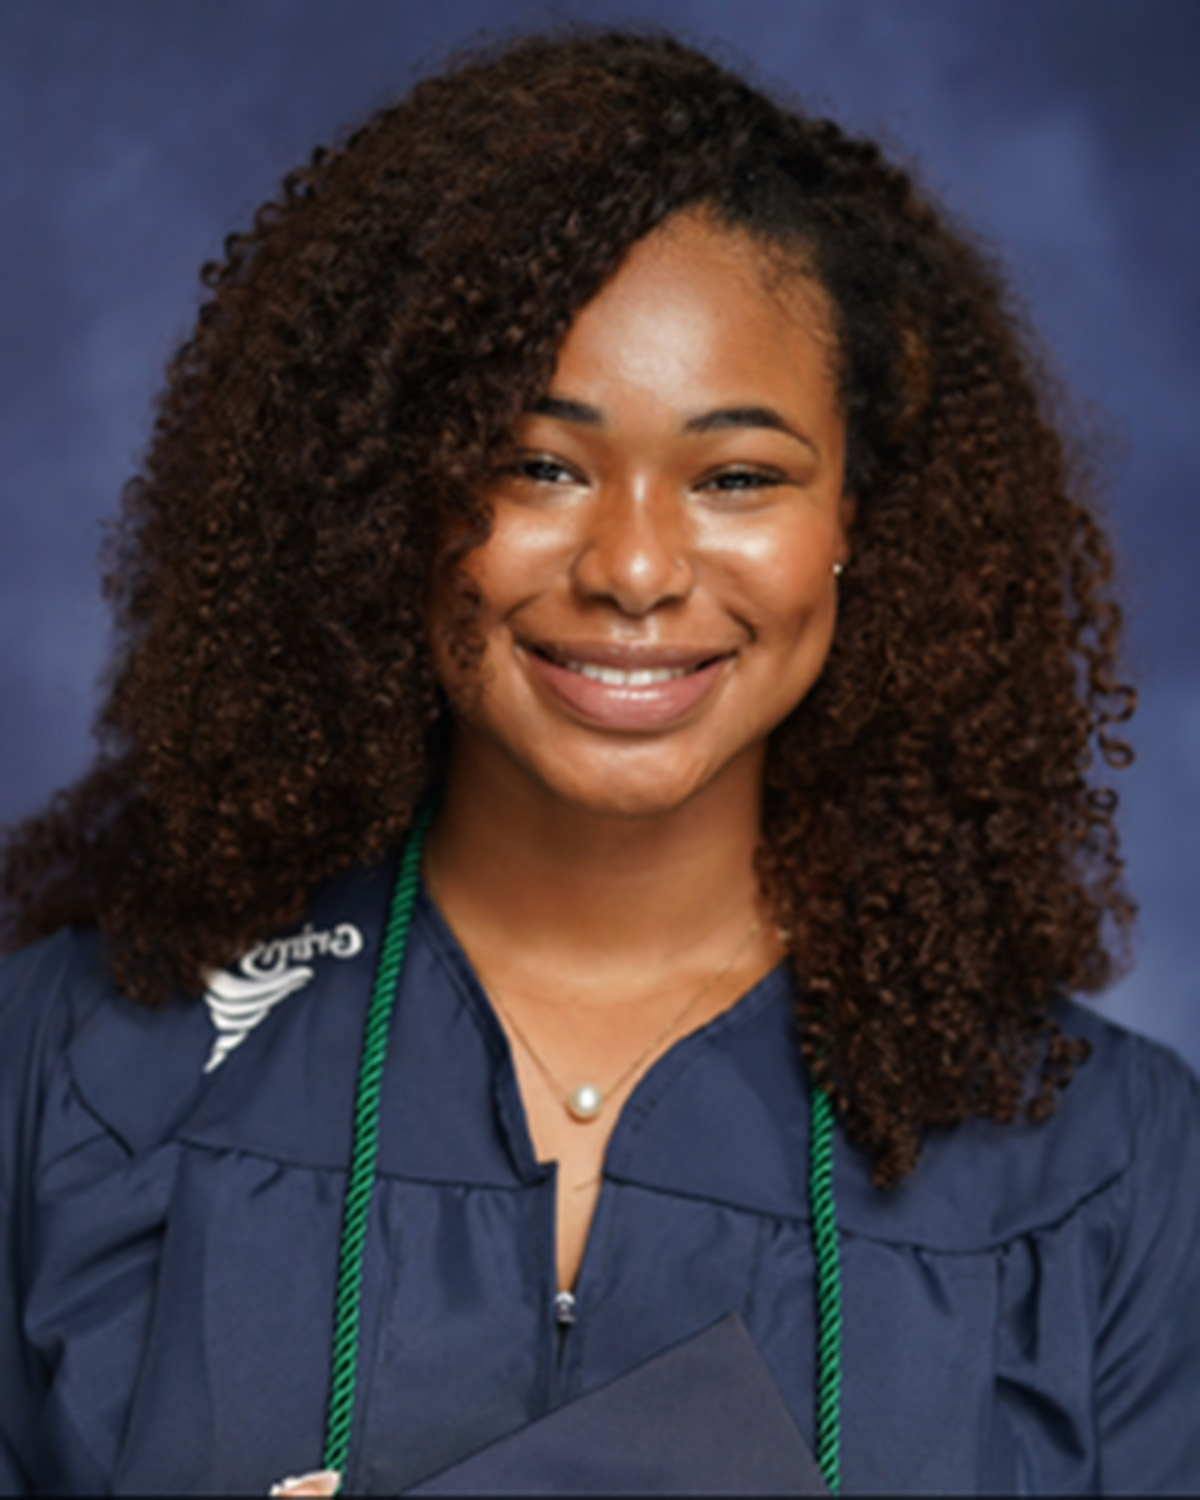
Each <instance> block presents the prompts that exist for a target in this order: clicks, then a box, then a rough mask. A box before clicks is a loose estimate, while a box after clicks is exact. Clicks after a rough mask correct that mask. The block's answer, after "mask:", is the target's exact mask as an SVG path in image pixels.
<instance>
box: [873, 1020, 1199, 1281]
mask: <svg viewBox="0 0 1200 1500" xmlns="http://www.w3.org/2000/svg"><path fill="white" fill-rule="evenodd" d="M1057 1019H1058V1021H1059V1024H1060V1025H1061V1026H1062V1028H1063V1031H1064V1032H1065V1033H1066V1034H1067V1035H1068V1036H1072V1037H1078V1038H1080V1039H1082V1040H1084V1041H1086V1042H1087V1043H1088V1044H1089V1046H1090V1048H1091V1054H1090V1056H1089V1057H1088V1058H1087V1060H1086V1061H1085V1062H1084V1063H1083V1064H1082V1065H1080V1066H1079V1067H1078V1068H1077V1069H1076V1072H1075V1075H1074V1076H1073V1078H1072V1079H1071V1081H1070V1083H1069V1084H1068V1085H1067V1087H1066V1088H1064V1089H1063V1090H1062V1092H1061V1093H1060V1094H1059V1096H1058V1098H1057V1101H1056V1106H1055V1109H1054V1112H1053V1113H1052V1114H1051V1116H1050V1117H1049V1118H1048V1119H1046V1120H1043V1121H1040V1122H1036V1123H1035V1122H1030V1121H1025V1120H1017V1121H1014V1122H1012V1123H1011V1124H999V1123H996V1122H994V1121H991V1120H970V1121H968V1122H966V1123H965V1124H964V1125H962V1126H960V1127H959V1128H958V1129H957V1130H954V1131H950V1132H945V1133H938V1134H936V1135H934V1136H932V1137H931V1138H930V1140H929V1141H928V1142H927V1143H926V1147H925V1151H924V1153H923V1155H922V1158H921V1162H920V1165H919V1166H918V1168H917V1170H916V1172H915V1173H914V1174H913V1176H912V1178H911V1179H909V1180H908V1181H907V1182H905V1183H903V1184H902V1185H901V1186H900V1187H899V1188H898V1189H897V1190H896V1191H895V1192H894V1193H890V1194H878V1193H876V1192H875V1191H874V1190H873V1189H871V1188H870V1187H869V1184H868V1182H867V1181H866V1179H865V1174H863V1175H859V1174H855V1173H854V1172H850V1173H849V1174H848V1181H847V1192H846V1198H847V1204H846V1222H847V1224H848V1225H850V1224H856V1225H859V1226H860V1227H861V1229H862V1230H863V1231H864V1232H866V1233H869V1234H873V1235H876V1234H877V1235H880V1236H881V1237H882V1238H886V1239H896V1240H905V1241H908V1242H911V1243H913V1244H918V1245H924V1246H926V1247H927V1248H930V1249H941V1250H946V1251H951V1252H970V1251H977V1250H985V1249H989V1248H990V1249H995V1248H999V1247H1001V1246H1002V1245H1004V1244H1005V1243H1007V1242H1009V1241H1011V1240H1014V1239H1016V1238H1017V1237H1019V1236H1022V1235H1027V1234H1031V1233H1036V1232H1039V1231H1045V1230H1050V1229H1053V1228H1055V1227H1056V1226H1058V1225H1061V1224H1064V1223H1065V1222H1067V1221H1068V1220H1070V1219H1072V1218H1073V1217H1074V1216H1076V1215H1078V1214H1080V1213H1082V1212H1085V1211H1093V1212H1096V1213H1099V1214H1102V1213H1104V1212H1106V1210H1107V1209H1108V1208H1110V1207H1111V1205H1113V1204H1115V1203H1122V1202H1125V1201H1126V1200H1127V1199H1128V1198H1129V1197H1130V1195H1131V1194H1136V1195H1137V1196H1138V1197H1139V1198H1142V1199H1145V1198H1146V1197H1147V1195H1149V1196H1150V1197H1154V1196H1155V1195H1158V1196H1161V1197H1169V1196H1170V1195H1171V1194H1172V1193H1173V1192H1174V1191H1175V1190H1176V1188H1177V1185H1178V1184H1179V1182H1180V1180H1181V1179H1180V1175H1179V1174H1180V1173H1181V1172H1190V1173H1193V1174H1194V1173H1195V1172H1196V1171H1197V1169H1198V1167H1197V1162H1198V1157H1200V1088H1198V1085H1197V1080H1196V1077H1195V1075H1194V1074H1193V1073H1192V1072H1191V1071H1190V1070H1189V1069H1188V1067H1187V1066H1186V1065H1185V1064H1184V1063H1183V1062H1182V1061H1181V1060H1180V1058H1178V1057H1177V1056H1176V1055H1175V1054H1174V1053H1173V1052H1171V1051H1169V1050H1168V1049H1167V1048H1165V1047H1162V1046H1160V1045H1158V1044H1157V1043H1155V1042H1152V1041H1150V1040H1148V1039H1147V1038H1145V1037H1141V1036H1138V1035H1136V1034H1134V1033H1132V1032H1129V1031H1126V1030H1125V1029H1124V1028H1122V1027H1120V1026H1117V1025H1115V1024H1113V1023H1112V1022H1110V1021H1106V1020H1105V1019H1103V1018H1102V1017H1101V1016H1099V1015H1097V1014H1096V1012H1095V1011H1093V1010H1090V1009H1087V1008H1085V1007H1084V1006H1082V1005H1077V1004H1073V1003H1069V1002H1064V1004H1063V1005H1062V1006H1061V1007H1060V1008H1059V1011H1058V1014H1057Z"/></svg>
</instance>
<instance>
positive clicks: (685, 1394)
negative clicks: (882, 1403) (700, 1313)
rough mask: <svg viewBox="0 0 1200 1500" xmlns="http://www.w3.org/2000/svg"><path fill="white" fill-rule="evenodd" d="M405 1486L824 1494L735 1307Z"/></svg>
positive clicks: (447, 1490)
mask: <svg viewBox="0 0 1200 1500" xmlns="http://www.w3.org/2000/svg"><path fill="white" fill-rule="evenodd" d="M407 1493H409V1494H411V1495H632V1494H638V1495H647V1494H650V1495H653V1494H658V1495H825V1494H828V1493H829V1491H828V1489H827V1487H826V1485H825V1482H824V1480H823V1479H822V1477H821V1474H820V1471H819V1469H818V1468H817V1465H816V1462H815V1461H814V1459H813V1457H812V1454H811V1453H810V1451H809V1449H808V1446H807V1444H806V1443H805V1441H804V1439H803V1437H802V1436H801V1435H800V1431H799V1429H798V1428H797V1427H796V1424H795V1422H794V1421H793V1420H792V1417H791V1413H790V1412H789V1411H788V1409H787V1407H786V1405H785V1404H784V1401H783V1397H782V1396H781V1395H780V1394H779V1389H778V1387H777V1386H776V1384H775V1382H774V1380H773V1379H772V1378H771V1373H770V1371H769V1370H768V1369H767V1367H766V1365H765V1364H764V1363H763V1361H762V1357H761V1356H760V1355H759V1353H758V1350H757V1349H756V1348H755V1347H754V1344H753V1342H752V1340H751V1338H750V1335H749V1334H748V1333H747V1332H746V1327H745V1325H744V1324H743V1322H742V1320H741V1318H740V1317H738V1315H737V1314H736V1313H734V1314H731V1315H730V1316H729V1317H725V1318H722V1319H721V1320H720V1322H718V1323H714V1324H713V1325H712V1326H711V1327H710V1328H707V1329H705V1330H704V1332H702V1333H699V1334H696V1335H695V1336H694V1337H693V1338H690V1339H687V1340H685V1342H683V1343H682V1344H677V1345H675V1347H674V1348H673V1349H668V1350H667V1351H666V1353H664V1354H659V1355H656V1356H655V1357H654V1358H653V1359H650V1360H647V1362H646V1363H645V1364H643V1365H640V1366H638V1368H637V1369H636V1370H632V1371H631V1372H630V1373H629V1374H628V1375H622V1376H621V1377H620V1379H618V1380H614V1381H613V1382H612V1383H611V1384H610V1385H606V1386H603V1387H601V1389H599V1390H597V1391H591V1392H589V1393H588V1395H586V1396H581V1397H580V1398H579V1400H577V1401H572V1402H570V1403H569V1404H568V1405H566V1406H561V1407H559V1408H558V1410H557V1411H554V1412H551V1413H550V1415H549V1416H546V1417H543V1418H541V1420H540V1421H537V1422H532V1423H530V1425H529V1426H528V1427H522V1428H521V1429H520V1430H519V1431H517V1432H514V1433H510V1434H509V1436H507V1437H504V1438H501V1439H499V1441H498V1442H495V1443H492V1444H490V1445H489V1446H488V1447H487V1448H484V1449H483V1450H482V1451H481V1452H479V1453H476V1454H473V1455H472V1457H470V1458H468V1459H466V1460H464V1461H463V1462H461V1463H457V1464H455V1465H454V1466H453V1467H452V1468H449V1469H444V1470H443V1471H442V1472H441V1473H440V1474H437V1475H435V1476H434V1477H432V1478H430V1479H426V1480H424V1481H423V1482H422V1483H421V1484H418V1485H417V1486H416V1487H415V1488H413V1489H411V1490H409V1491H408V1492H407Z"/></svg>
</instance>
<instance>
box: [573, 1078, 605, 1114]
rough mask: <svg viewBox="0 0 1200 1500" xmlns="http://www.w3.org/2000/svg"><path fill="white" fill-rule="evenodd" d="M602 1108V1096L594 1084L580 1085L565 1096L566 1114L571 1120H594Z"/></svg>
mask: <svg viewBox="0 0 1200 1500" xmlns="http://www.w3.org/2000/svg"><path fill="white" fill-rule="evenodd" d="M603 1108H604V1095H603V1094H602V1093H601V1092H600V1090H599V1089H598V1088H597V1087H596V1085H595V1084H594V1083H581V1084H580V1085H579V1087H578V1088H577V1089H572V1090H571V1092H570V1093H569V1094H568V1095H567V1113H568V1114H569V1115H570V1116H571V1118H572V1119H573V1120H594V1119H595V1118H596V1116H597V1115H598V1114H599V1113H600V1111H601V1110H602V1109H603Z"/></svg>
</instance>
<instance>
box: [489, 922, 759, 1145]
mask: <svg viewBox="0 0 1200 1500" xmlns="http://www.w3.org/2000/svg"><path fill="white" fill-rule="evenodd" d="M761 927H762V923H761V922H760V921H758V920H757V919H755V921H754V922H753V923H752V924H751V926H750V931H749V932H747V934H746V936H745V937H744V938H742V940H741V942H740V943H738V945H737V947H736V948H735V949H734V950H733V952H732V953H731V954H730V955H729V957H728V958H727V959H726V960H725V961H724V962H723V963H722V964H721V965H720V967H719V968H717V969H716V970H714V972H713V973H711V974H710V975H709V976H708V978H707V979H706V980H705V981H704V983H703V984H702V985H701V986H700V988H699V989H698V990H697V991H696V993H695V994H694V995H692V996H690V997H689V999H688V1002H687V1004H686V1005H685V1006H684V1007H683V1009H682V1010H681V1011H679V1012H678V1013H677V1014H676V1015H675V1016H674V1017H672V1019H671V1020H670V1022H669V1023H668V1024H667V1025H666V1026H664V1027H663V1029H662V1030H661V1031H660V1032H659V1033H658V1035H657V1036H656V1037H655V1038H654V1040H653V1041H652V1042H651V1043H650V1045H649V1046H648V1047H647V1048H646V1049H645V1051H643V1052H639V1053H638V1055H637V1057H635V1058H634V1060H633V1061H632V1062H631V1063H630V1064H629V1066H628V1067H627V1068H626V1069H625V1071H624V1072H623V1073H622V1074H621V1075H620V1076H619V1077H618V1078H616V1079H614V1080H613V1082H612V1083H610V1084H609V1085H608V1087H607V1088H601V1087H600V1086H599V1085H598V1084H595V1083H581V1084H578V1085H577V1086H576V1087H575V1088H568V1087H567V1086H566V1085H565V1084H564V1083H563V1082H562V1081H561V1080H560V1079H558V1078H556V1077H555V1075H554V1074H553V1072H551V1070H550V1067H549V1065H548V1064H547V1062H546V1060H545V1059H544V1058H543V1057H542V1056H541V1055H540V1053H539V1052H538V1051H537V1049H536V1048H535V1047H534V1045H533V1043H532V1042H531V1041H530V1040H529V1038H528V1037H527V1036H526V1035H525V1033H524V1032H523V1031H522V1030H521V1028H520V1027H519V1026H518V1025H517V1023H516V1020H515V1019H514V1017H513V1014H512V1012H511V1011H510V1010H509V1008H508V1006H507V1005H505V1004H504V1002H503V1001H502V1000H501V998H500V994H499V991H498V990H497V989H496V986H495V985H494V984H491V983H487V984H485V985H484V988H485V989H486V990H487V993H488V994H489V995H490V996H491V998H492V1000H493V1001H494V1003H495V1006H496V1009H497V1010H498V1011H499V1012H500V1015H501V1016H502V1017H503V1019H504V1022H505V1024H506V1025H507V1026H508V1029H509V1030H510V1031H511V1032H512V1034H513V1035H514V1036H515V1037H516V1039H517V1041H518V1042H520V1044H521V1046H522V1047H523V1048H524V1049H525V1051H526V1052H527V1053H528V1054H529V1060H530V1062H532V1063H533V1064H534V1066H535V1067H536V1068H537V1070H538V1072H539V1073H541V1075H542V1077H543V1078H544V1079H545V1080H546V1082H547V1083H548V1084H549V1085H550V1087H551V1088H552V1089H553V1090H554V1092H555V1094H557V1095H558V1098H559V1101H560V1102H561V1104H562V1106H563V1108H564V1109H565V1110H566V1112H567V1113H568V1114H569V1115H570V1116H571V1118H572V1119H573V1120H578V1121H579V1122H580V1124H584V1125H586V1124H588V1123H589V1122H590V1121H592V1120H594V1119H596V1118H597V1117H598V1116H599V1115H600V1113H601V1112H602V1110H603V1109H604V1106H605V1104H606V1103H607V1102H608V1100H609V1098H610V1096H611V1095H613V1094H615V1093H617V1092H618V1091H619V1090H620V1088H621V1087H622V1085H624V1084H626V1083H628V1082H629V1080H630V1079H631V1078H632V1077H633V1076H634V1075H635V1074H636V1073H637V1072H638V1070H639V1069H640V1068H641V1067H642V1066H643V1065H644V1064H645V1063H646V1062H647V1061H648V1060H649V1059H650V1058H651V1057H653V1055H654V1054H655V1052H657V1051H658V1049H659V1047H661V1046H662V1044H663V1043H664V1042H665V1041H666V1040H667V1038H668V1037H669V1036H671V1035H672V1034H673V1033H674V1032H675V1031H677V1030H678V1029H679V1027H681V1026H682V1025H683V1023H684V1021H686V1020H687V1018H688V1016H690V1015H691V1013H692V1012H693V1011H694V1010H695V1009H696V1007H697V1006H698V1005H699V1004H700V1002H701V1000H703V999H704V997H705V995H707V994H708V993H709V991H710V990H711V989H713V987H714V986H715V985H717V984H719V983H720V981H721V980H722V979H724V978H725V976H726V974H728V973H729V971H730V969H732V968H733V966H734V964H735V963H736V962H737V961H738V959H739V958H741V956H742V954H743V953H744V952H745V951H746V949H747V948H748V947H749V946H750V944H751V942H752V941H753V940H754V938H755V936H756V935H757V934H758V931H759V929H760V928H761ZM475 972H476V973H477V974H479V970H478V968H477V969H476V971H475ZM479 977H480V981H481V982H482V980H483V976H482V975H481V974H480V976H479Z"/></svg>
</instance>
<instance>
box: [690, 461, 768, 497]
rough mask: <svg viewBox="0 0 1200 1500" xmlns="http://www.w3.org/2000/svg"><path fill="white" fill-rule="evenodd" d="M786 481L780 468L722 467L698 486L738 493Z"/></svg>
mask: <svg viewBox="0 0 1200 1500" xmlns="http://www.w3.org/2000/svg"><path fill="white" fill-rule="evenodd" d="M784 482H785V481H784V476H783V475H782V474H781V473H780V472H779V471H778V469H750V468H744V467H737V468H730V469H721V470H720V471H719V472H718V473H716V474H709V475H708V476H706V477H705V478H704V479H702V480H701V481H700V483H699V485H698V486H697V488H698V489H702V490H717V491H718V492H721V493H726V494H730V493H732V494H737V493H740V492H742V491H745V490H761V489H772V488H774V487H775V486H776V485H780V484H783V483H784Z"/></svg>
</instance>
